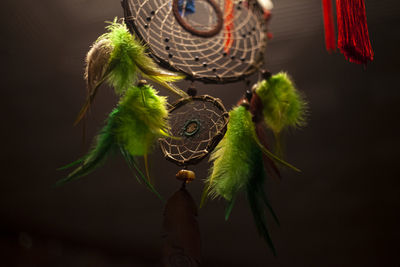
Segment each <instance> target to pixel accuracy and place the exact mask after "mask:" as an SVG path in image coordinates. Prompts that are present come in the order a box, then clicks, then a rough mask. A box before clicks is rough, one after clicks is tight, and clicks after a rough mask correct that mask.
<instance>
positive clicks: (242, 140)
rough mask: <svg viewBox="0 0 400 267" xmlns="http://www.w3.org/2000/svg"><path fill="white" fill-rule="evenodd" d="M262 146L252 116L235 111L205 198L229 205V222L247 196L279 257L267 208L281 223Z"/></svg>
mask: <svg viewBox="0 0 400 267" xmlns="http://www.w3.org/2000/svg"><path fill="white" fill-rule="evenodd" d="M258 143H259V141H258V140H257V135H256V132H255V126H254V123H253V121H252V115H251V113H250V112H249V111H248V110H247V109H246V108H245V107H244V106H238V107H235V108H234V109H232V110H231V111H230V112H229V123H228V128H227V131H226V134H225V136H224V138H223V139H222V140H221V142H220V143H219V144H218V145H217V147H216V149H215V150H214V152H213V153H212V154H211V157H210V160H211V161H212V162H213V166H212V168H211V173H210V175H209V177H208V179H207V180H206V184H207V185H206V190H205V194H207V192H208V195H210V196H211V197H222V198H224V199H225V200H227V201H228V206H227V209H226V212H225V219H226V220H227V219H228V218H229V215H230V212H231V211H232V208H233V205H234V202H235V199H236V196H237V194H238V193H239V192H240V191H244V192H246V196H247V199H248V202H249V206H250V209H251V212H252V215H253V219H254V223H255V225H256V227H257V230H258V232H259V234H260V235H261V237H262V238H263V239H264V240H265V242H266V243H267V244H268V246H269V247H270V248H271V250H272V252H273V254H274V255H276V252H275V248H274V245H273V243H272V240H271V237H270V234H269V231H268V227H267V224H266V218H265V211H264V210H265V207H266V208H268V209H269V210H270V212H271V214H272V216H273V218H274V219H275V220H276V221H277V222H278V219H277V217H276V215H275V213H274V211H273V210H272V207H271V205H270V204H269V202H268V200H267V197H266V194H265V191H264V181H265V178H266V173H265V170H264V166H263V159H262V154H263V151H262V149H261V148H260V146H259V144H258ZM205 194H204V195H203V196H206V195H205ZM203 201H204V199H203ZM278 224H279V222H278Z"/></svg>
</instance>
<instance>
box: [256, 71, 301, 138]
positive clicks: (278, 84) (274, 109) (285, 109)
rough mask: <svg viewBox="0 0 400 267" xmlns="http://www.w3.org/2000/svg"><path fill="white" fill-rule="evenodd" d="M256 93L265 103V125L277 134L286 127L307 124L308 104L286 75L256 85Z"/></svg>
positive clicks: (276, 76)
mask: <svg viewBox="0 0 400 267" xmlns="http://www.w3.org/2000/svg"><path fill="white" fill-rule="evenodd" d="M256 93H257V95H258V96H259V97H260V98H261V101H262V103H263V115H264V120H265V123H266V124H267V126H268V127H269V128H271V129H272V131H273V132H274V133H275V134H279V133H280V132H281V131H282V130H283V129H284V128H286V127H289V126H292V127H297V126H303V125H304V124H305V113H306V106H307V104H306V102H305V101H304V99H303V97H302V96H301V95H300V93H299V92H298V91H297V90H296V88H295V87H294V85H293V82H292V81H291V80H290V78H289V76H288V75H287V74H286V73H284V72H280V73H278V74H276V75H273V76H272V77H271V78H269V79H268V80H263V81H261V82H260V83H258V84H257V85H256Z"/></svg>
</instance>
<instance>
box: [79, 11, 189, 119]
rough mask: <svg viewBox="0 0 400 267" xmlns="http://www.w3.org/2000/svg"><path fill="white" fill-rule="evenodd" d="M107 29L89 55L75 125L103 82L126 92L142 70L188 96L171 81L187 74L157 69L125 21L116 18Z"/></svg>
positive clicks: (143, 74)
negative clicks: (81, 105)
mask: <svg viewBox="0 0 400 267" xmlns="http://www.w3.org/2000/svg"><path fill="white" fill-rule="evenodd" d="M106 29H107V30H108V32H107V33H105V34H103V35H101V36H100V37H99V38H98V39H97V41H96V42H95V43H94V44H93V45H92V48H91V49H90V50H89V52H88V54H87V57H86V70H85V79H86V83H87V91H88V93H87V98H86V100H85V103H84V105H83V107H82V108H81V110H80V112H79V114H78V116H77V119H76V121H75V123H74V124H75V125H76V124H77V123H79V122H80V121H81V120H82V119H83V117H84V116H85V114H86V112H87V110H88V109H89V107H90V105H91V103H92V102H93V100H94V97H95V95H96V93H97V91H98V88H99V86H100V85H101V84H102V83H103V82H104V81H107V83H108V84H110V86H112V87H113V88H114V90H115V92H116V93H117V94H118V95H123V94H124V93H125V91H126V90H127V89H128V88H129V87H130V86H132V84H134V83H135V82H136V81H137V76H138V74H139V73H140V74H142V76H144V77H145V78H148V79H150V80H152V81H154V82H156V83H158V84H160V85H162V86H163V87H165V88H167V89H168V90H170V91H171V92H173V93H174V94H176V95H179V96H181V97H184V96H187V94H186V93H185V92H183V91H182V90H180V89H179V88H177V87H176V86H174V85H172V84H171V83H172V82H176V81H178V80H181V79H183V78H184V76H183V75H181V74H176V73H172V72H168V71H165V70H162V69H160V68H158V67H157V65H156V63H154V61H153V60H152V59H151V58H150V57H149V56H148V54H147V53H146V47H145V46H144V45H143V44H142V43H141V42H139V41H138V40H136V38H135V37H134V36H133V35H131V34H130V32H129V29H128V28H127V27H126V25H125V23H123V22H122V23H118V22H117V19H115V20H114V21H113V22H111V23H110V25H108V26H107V27H106Z"/></svg>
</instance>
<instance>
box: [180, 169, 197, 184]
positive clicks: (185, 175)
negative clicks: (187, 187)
mask: <svg viewBox="0 0 400 267" xmlns="http://www.w3.org/2000/svg"><path fill="white" fill-rule="evenodd" d="M195 178H196V175H195V174H194V172H193V171H189V170H180V171H179V172H178V173H177V174H176V179H178V180H181V181H185V182H186V183H190V182H191V181H193V180H194V179H195Z"/></svg>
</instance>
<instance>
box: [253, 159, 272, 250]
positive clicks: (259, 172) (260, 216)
mask: <svg viewBox="0 0 400 267" xmlns="http://www.w3.org/2000/svg"><path fill="white" fill-rule="evenodd" d="M257 163H258V164H255V165H254V175H253V177H251V179H250V180H249V183H248V185H247V188H246V191H247V192H246V193H247V200H248V202H249V206H250V209H251V212H252V214H253V219H254V223H255V225H256V227H257V230H258V233H259V234H260V235H261V237H262V238H263V239H264V240H265V242H266V243H267V244H268V246H269V247H270V248H271V251H272V253H273V254H274V255H275V256H276V250H275V246H274V244H273V242H272V239H271V236H270V234H269V231H268V227H267V223H266V218H265V211H264V205H263V203H264V201H263V198H264V197H263V195H265V192H264V189H263V185H264V180H265V172H264V169H263V166H262V160H261V155H260V157H259V160H258V162H257ZM273 216H274V217H276V215H275V213H273ZM276 219H277V218H276Z"/></svg>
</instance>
